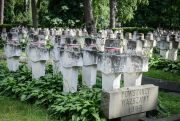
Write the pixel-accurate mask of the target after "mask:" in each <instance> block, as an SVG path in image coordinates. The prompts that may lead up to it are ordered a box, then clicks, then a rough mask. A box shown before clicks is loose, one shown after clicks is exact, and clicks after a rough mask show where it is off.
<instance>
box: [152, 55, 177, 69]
mask: <svg viewBox="0 0 180 121" xmlns="http://www.w3.org/2000/svg"><path fill="white" fill-rule="evenodd" d="M149 67H150V68H154V69H159V70H163V71H169V72H172V73H180V62H177V61H171V60H166V59H163V58H161V57H158V56H154V57H153V58H151V59H150V61H149Z"/></svg>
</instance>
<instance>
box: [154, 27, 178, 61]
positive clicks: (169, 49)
mask: <svg viewBox="0 0 180 121" xmlns="http://www.w3.org/2000/svg"><path fill="white" fill-rule="evenodd" d="M156 36H157V40H158V45H157V46H158V48H159V49H160V55H161V56H162V57H163V58H164V59H168V60H172V61H175V60H177V55H178V49H180V35H179V34H178V33H177V32H172V31H170V32H168V31H163V30H160V31H157V32H156Z"/></svg>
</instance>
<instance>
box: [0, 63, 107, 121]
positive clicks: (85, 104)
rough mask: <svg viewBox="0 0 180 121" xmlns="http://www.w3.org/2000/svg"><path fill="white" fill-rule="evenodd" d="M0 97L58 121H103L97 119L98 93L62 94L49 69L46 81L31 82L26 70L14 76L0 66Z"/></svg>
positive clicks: (84, 90)
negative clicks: (15, 100) (45, 111)
mask: <svg viewBox="0 0 180 121" xmlns="http://www.w3.org/2000/svg"><path fill="white" fill-rule="evenodd" d="M0 70H1V71H0V80H1V81H0V94H1V95H6V96H14V97H16V98H19V99H20V100H21V101H26V102H29V103H33V104H37V105H41V106H44V107H46V108H48V110H49V112H50V113H51V114H52V115H54V116H55V117H57V118H58V119H61V120H64V121H67V120H72V121H77V120H78V119H79V120H86V121H92V120H97V121H98V120H103V119H104V118H102V117H100V115H99V114H100V113H99V112H100V108H99V107H100V99H101V98H100V97H101V93H100V92H101V89H99V88H93V89H87V88H86V87H79V90H80V91H79V92H77V93H63V92H62V90H63V89H62V87H63V86H62V77H61V76H53V74H52V67H50V68H49V69H47V71H46V72H47V74H46V76H45V77H42V78H40V79H39V80H32V77H31V72H30V71H29V70H28V69H27V67H26V66H21V67H20V70H19V71H17V72H14V73H11V72H8V70H7V68H6V67H5V65H4V64H2V63H1V65H0Z"/></svg>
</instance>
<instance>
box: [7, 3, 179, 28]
mask: <svg viewBox="0 0 180 121" xmlns="http://www.w3.org/2000/svg"><path fill="white" fill-rule="evenodd" d="M116 2H117V5H116V12H117V14H116V20H117V22H120V23H122V24H123V25H126V26H141V27H142V26H149V27H154V28H156V27H166V28H176V29H177V28H180V1H179V0H163V1H159V0H116ZM92 5H93V15H94V19H95V20H94V21H95V24H96V26H97V28H107V27H108V25H109V0H92ZM37 8H38V16H39V17H38V20H39V24H40V25H41V26H45V27H54V26H60V27H84V25H85V23H84V22H85V21H84V8H83V0H75V1H72V0H38V3H37ZM4 15H5V22H4V23H6V24H32V20H31V19H32V15H31V4H30V1H29V2H28V5H27V6H25V4H24V0H5V11H4Z"/></svg>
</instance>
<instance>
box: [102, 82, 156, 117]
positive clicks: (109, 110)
mask: <svg viewBox="0 0 180 121" xmlns="http://www.w3.org/2000/svg"><path fill="white" fill-rule="evenodd" d="M157 98H158V87H157V86H154V85H151V84H149V85H143V86H134V87H123V88H121V89H118V90H113V91H110V92H102V99H101V110H102V112H103V114H104V115H105V116H106V117H107V118H108V119H114V118H119V117H124V116H128V115H131V114H137V113H143V112H146V111H150V110H154V109H156V107H157Z"/></svg>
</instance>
